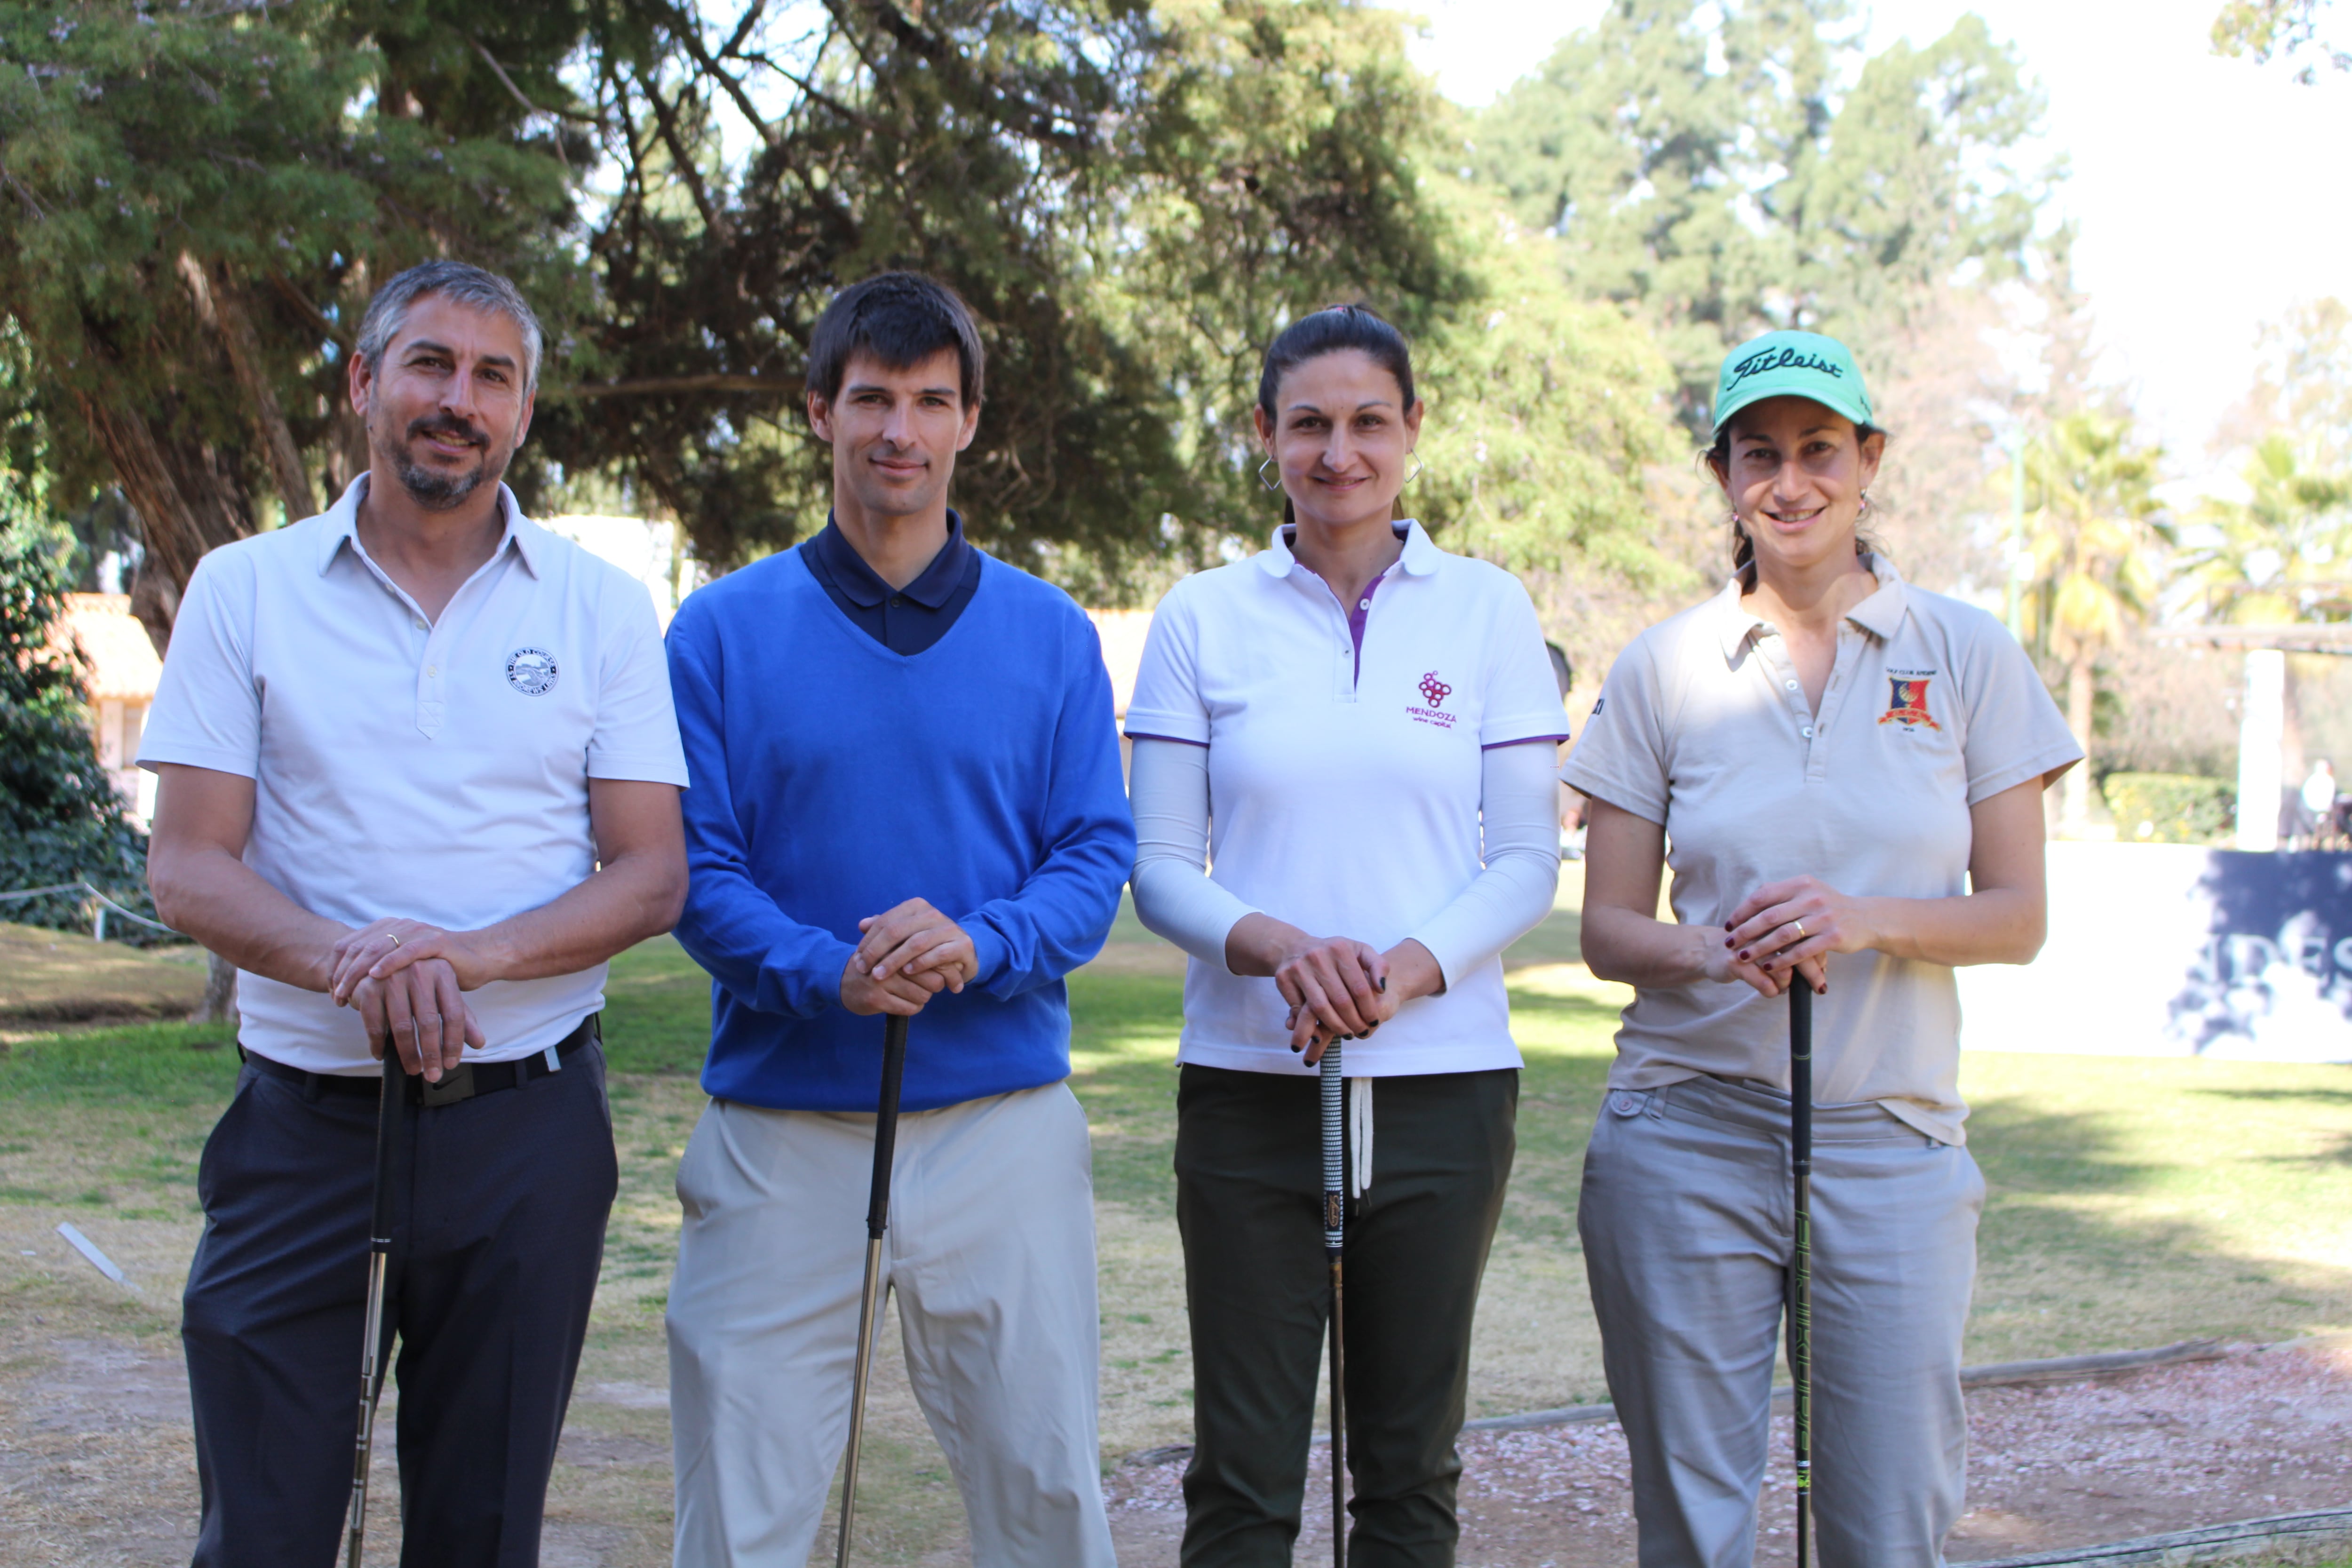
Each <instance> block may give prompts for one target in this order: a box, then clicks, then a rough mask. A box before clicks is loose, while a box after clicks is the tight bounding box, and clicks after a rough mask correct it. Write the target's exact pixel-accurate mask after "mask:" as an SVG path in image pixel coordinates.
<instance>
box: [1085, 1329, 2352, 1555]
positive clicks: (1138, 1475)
mask: <svg viewBox="0 0 2352 1568" xmlns="http://www.w3.org/2000/svg"><path fill="white" fill-rule="evenodd" d="M1773 1428H1774V1431H1773V1462H1772V1464H1771V1465H1770V1467H1769V1471H1768V1473H1767V1475H1766V1478H1765V1493H1764V1504H1763V1507H1762V1509H1761V1510H1760V1512H1761V1518H1760V1520H1759V1531H1758V1540H1757V1562H1758V1563H1759V1564H1762V1565H1767V1568H1769V1565H1774V1564H1781V1563H1791V1562H1793V1561H1794V1542H1793V1540H1792V1538H1791V1535H1790V1530H1789V1518H1790V1510H1789V1503H1788V1497H1789V1486H1790V1473H1789V1466H1788V1458H1787V1456H1788V1449H1789V1422H1788V1420H1787V1418H1786V1417H1785V1416H1783V1417H1782V1418H1780V1419H1779V1420H1776V1421H1775V1422H1774V1423H1773ZM1969 1456H1970V1458H1969V1511H1968V1512H1967V1514H1966V1515H1965V1516H1963V1517H1962V1519H1961V1521H1960V1523H1959V1526H1958V1529H1957V1530H1956V1531H1954V1532H1953V1536H1952V1539H1951V1542H1950V1543H1949V1545H1948V1555H1949V1557H1950V1560H1951V1561H1952V1562H1954V1563H1977V1562H1985V1561H1988V1560H1990V1559H1994V1558H2000V1557H2008V1556H2013V1555H2017V1554H2020V1553H2022V1552H2041V1551H2051V1550H2056V1549H2060V1548H2064V1547H2069V1546H2089V1545H2095V1544H2098V1543H2101V1542H2112V1541H2120V1540H2126V1539H2130V1538H2135V1537H2139V1536H2147V1535H2156V1534H2160V1533H2164V1532H2167V1531H2179V1530H2188V1529H2192V1528H2195V1527H2198V1526H2202V1525H2212V1524H2221V1523H2225V1522H2229V1521H2236V1520H2242V1519H2259V1518H2265V1517H2268V1516H2272V1515H2276V1514H2284V1513H2297V1512H2302V1511H2305V1510H2314V1509H2324V1508H2339V1507H2344V1506H2347V1505H2352V1340H2344V1339H2337V1340H2332V1341H2306V1342H2298V1343H2295V1344H2291V1345H2284V1346H2273V1347H2270V1348H2267V1349H2260V1350H2257V1349H2253V1348H2251V1347H2249V1348H2247V1349H2245V1350H2243V1351H2242V1352H2239V1353H2236V1354H2233V1355H2231V1356H2230V1357H2228V1358H2227V1359H2225V1360H2221V1361H2214V1362H2203V1363H2192V1364H2189V1365H2183V1366H2173V1367H2163V1368H2158V1369H2154V1370H2148V1371H2140V1372H2133V1373H2126V1374H2122V1375H2117V1376H2111V1377H2106V1378H2102V1379H2098V1380H2095V1381H2084V1382H2078V1383H2072V1384H2039V1385H2034V1386H2026V1387H2011V1388H1982V1389H1978V1390H1975V1391H1973V1392H1971V1393H1970V1394H1969ZM1462 1458H1463V1464H1464V1475H1463V1486H1462V1521H1463V1538H1462V1549H1461V1562H1462V1563H1463V1564H1464V1568H1603V1565H1608V1568H1617V1565H1620V1564H1630V1563H1632V1562H1633V1541H1634V1536H1633V1500H1632V1495H1631V1492H1630V1490H1629V1489H1628V1485H1627V1480H1626V1462H1625V1438H1624V1434H1623V1432H1622V1429H1621V1428H1620V1427H1619V1426H1617V1425H1616V1424H1615V1423H1614V1422H1585V1423H1580V1424H1576V1425H1572V1426H1554V1427H1548V1428H1540V1429H1537V1430H1533V1431H1519V1432H1491V1433H1488V1432H1480V1433H1471V1434H1469V1435H1467V1436H1465V1437H1464V1439H1463V1442H1462ZM1144 1460H1145V1462H1139V1463H1130V1464H1129V1465H1127V1466H1125V1467H1123V1468H1121V1469H1119V1470H1118V1472H1116V1473H1115V1474H1114V1476H1113V1477H1112V1479H1111V1481H1110V1494H1111V1510H1112V1518H1113V1520H1114V1521H1115V1523H1116V1526H1117V1528H1118V1535H1119V1538H1120V1541H1119V1544H1120V1553H1119V1560H1120V1562H1121V1563H1122V1564H1123V1565H1125V1568H1150V1565H1152V1564H1159V1563H1174V1562H1175V1547H1176V1542H1177V1541H1178V1540H1179V1538H1180V1537H1181V1532H1182V1529H1183V1498H1182V1494H1181V1479H1182V1475H1183V1461H1182V1459H1181V1458H1160V1457H1158V1456H1145V1457H1144ZM1328 1478H1329V1470H1328V1449H1327V1448H1323V1447H1318V1448H1317V1449H1316V1450H1315V1454H1314V1457H1313V1459H1312V1461H1311V1474H1310V1476H1309V1478H1308V1480H1307V1517H1306V1525H1305V1528H1304V1530H1302V1531H1301V1533H1300V1537H1299V1542H1298V1547H1297V1552H1296V1557H1297V1561H1299V1562H1302V1563H1304V1562H1314V1561H1318V1560H1319V1559H1320V1557H1321V1555H1322V1554H1323V1553H1325V1552H1328V1550H1329V1541H1330V1536H1329V1523H1330V1509H1329V1504H1328V1498H1329V1495H1330V1494H1329V1485H1330V1483H1329V1479H1328Z"/></svg>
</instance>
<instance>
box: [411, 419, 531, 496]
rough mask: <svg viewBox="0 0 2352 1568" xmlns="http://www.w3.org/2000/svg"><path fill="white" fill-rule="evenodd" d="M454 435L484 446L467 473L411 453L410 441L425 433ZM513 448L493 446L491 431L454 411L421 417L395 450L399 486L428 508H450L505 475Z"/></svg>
mask: <svg viewBox="0 0 2352 1568" xmlns="http://www.w3.org/2000/svg"><path fill="white" fill-rule="evenodd" d="M432 435H442V436H454V437H457V439H459V440H461V441H470V442H472V443H474V445H475V446H476V447H478V448H480V450H481V454H482V456H481V459H480V461H478V462H477V463H476V464H475V465H474V467H473V468H471V469H470V470H468V471H467V472H465V473H457V474H452V473H446V472H444V471H442V470H439V469H436V468H425V466H424V465H422V464H420V463H418V462H416V461H415V460H414V459H413V458H410V457H409V455H408V452H409V443H410V442H412V441H415V440H416V439H417V438H418V437H422V436H432ZM513 458H514V449H513V448H512V447H508V448H506V449H505V450H503V451H502V450H499V448H497V447H493V446H491V444H490V439H489V432H488V431H487V430H481V429H478V428H476V427H475V426H472V425H469V424H467V422H466V421H465V420H463V419H460V418H458V417H457V416H455V415H445V416H436V417H435V418H431V419H419V420H416V421H415V422H414V423H412V424H411V425H410V426H408V434H407V437H406V438H405V439H404V440H403V441H402V442H401V443H400V445H398V446H397V447H394V448H393V451H392V470H393V473H394V476H395V477H396V478H398V479H399V480H400V488H401V489H404V490H406V491H407V492H408V496H409V499H410V500H414V501H415V503H416V504H417V505H419V506H421V507H423V508H425V510H427V511H450V510H455V509H456V508H457V507H458V506H461V505H463V504H464V502H465V500H466V498H467V496H470V495H472V494H473V493H474V492H475V491H476V490H478V489H481V488H482V487H483V486H484V485H486V484H496V483H498V482H499V480H500V479H504V478H505V477H506V471H507V464H508V463H509V462H510V461H512V460H513Z"/></svg>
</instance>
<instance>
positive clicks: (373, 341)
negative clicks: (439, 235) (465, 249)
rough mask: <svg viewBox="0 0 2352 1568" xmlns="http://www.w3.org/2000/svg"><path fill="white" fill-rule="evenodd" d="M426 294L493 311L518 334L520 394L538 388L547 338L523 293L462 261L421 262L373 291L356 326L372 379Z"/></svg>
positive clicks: (496, 275) (360, 349)
mask: <svg viewBox="0 0 2352 1568" xmlns="http://www.w3.org/2000/svg"><path fill="white" fill-rule="evenodd" d="M428 294H437V295H439V296H440V297H441V298H442V299H444V300H451V301H453V302H454V303H457V304H459V305H469V306H471V307H472V308H474V309H475V310H496V311H497V312H498V313H499V314H500V315H502V316H504V317H506V318H507V319H508V320H509V321H512V322H513V323H514V324H515V326H516V328H517V329H518V330H520V331H521V333H522V389H523V392H524V393H525V394H526V395H528V394H530V393H532V392H535V391H537V390H538V388H539V356H540V350H541V345H542V344H543V343H544V342H545V341H546V333H545V332H543V331H541V329H540V325H539V317H538V316H537V315H536V314H534V313H533V312H532V310H531V308H530V302H529V301H528V300H525V299H524V298H523V297H522V290H521V289H518V288H516V287H515V286H514V285H513V284H512V283H511V282H509V280H508V279H504V278H501V277H499V275H498V274H497V273H495V272H490V271H487V270H485V269H484V268H479V267H474V266H470V265H468V264H467V263H466V262H463V261H425V262H420V263H419V264H418V265H416V266H415V267H412V268H409V269H408V270H407V271H405V272H403V273H401V274H399V275H398V276H397V277H395V278H394V279H393V280H392V281H391V282H389V283H386V284H385V285H384V286H383V288H381V289H377V290H376V291H375V298H374V299H373V300H369V301H368V308H367V314H366V315H365V316H363V317H362V318H361V320H360V342H359V355H360V359H361V361H362V363H365V364H366V365H367V367H368V371H369V373H370V374H374V373H376V372H378V371H380V370H382V369H383V351H384V349H385V347H386V346H387V345H388V344H390V343H391V342H392V338H393V334H394V333H395V332H397V331H400V324H401V322H402V321H405V320H406V319H407V317H408V310H409V307H410V306H412V305H414V304H415V303H416V301H417V300H421V299H423V298H425V296H426V295H428Z"/></svg>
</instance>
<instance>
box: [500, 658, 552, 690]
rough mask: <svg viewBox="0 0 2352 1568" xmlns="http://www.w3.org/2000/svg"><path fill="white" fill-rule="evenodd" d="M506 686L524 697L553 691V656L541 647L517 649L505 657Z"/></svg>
mask: <svg viewBox="0 0 2352 1568" xmlns="http://www.w3.org/2000/svg"><path fill="white" fill-rule="evenodd" d="M507 684H508V685H509V686H511V687H513V688H514V689H516V690H517V691H520V692H521V693H522V694H523V695H524V696H525V697H544V696H546V695H547V694H548V693H549V692H550V691H552V690H553V689H555V656H554V655H553V654H551V653H550V652H548V651H547V650H546V649H545V648H543V647H519V648H517V649H515V650H514V652H512V653H510V654H509V655H507Z"/></svg>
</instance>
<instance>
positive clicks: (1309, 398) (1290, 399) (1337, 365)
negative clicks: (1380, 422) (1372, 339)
mask: <svg viewBox="0 0 2352 1568" xmlns="http://www.w3.org/2000/svg"><path fill="white" fill-rule="evenodd" d="M1402 390H1403V389H1402V387H1400V386H1398V384H1397V378H1396V376H1395V374H1394V373H1392V372H1391V370H1390V369H1389V368H1388V366H1386V365H1384V364H1382V363H1381V362H1380V361H1378V360H1376V359H1374V358H1373V357H1372V356H1371V355H1370V354H1369V353H1365V352H1364V351H1363V350H1362V349H1334V350H1332V351H1331V352H1330V353H1324V354H1317V355H1316V356H1315V357H1314V358H1313V359H1310V360H1305V361H1302V362H1300V363H1297V364H1295V365H1292V366H1291V367H1290V368H1289V369H1288V370H1286V371H1285V372H1284V373H1283V375H1282V380H1281V383H1280V384H1278V385H1277V386H1276V389H1275V405H1276V407H1280V408H1330V407H1349V408H1364V407H1370V406H1371V405H1374V404H1381V403H1385V404H1389V405H1394V404H1395V403H1396V401H1397V398H1398V396H1399V395H1400V394H1401V393H1402Z"/></svg>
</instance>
